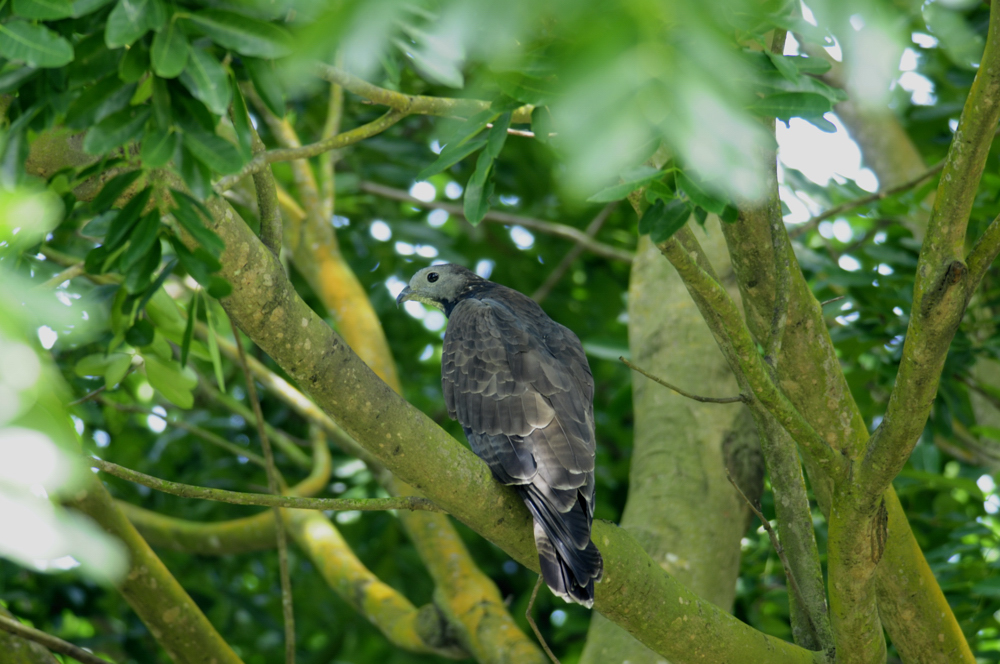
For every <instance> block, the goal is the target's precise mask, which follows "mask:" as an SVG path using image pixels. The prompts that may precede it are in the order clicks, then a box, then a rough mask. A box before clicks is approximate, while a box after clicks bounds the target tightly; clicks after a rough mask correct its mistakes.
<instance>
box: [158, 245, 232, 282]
mask: <svg viewBox="0 0 1000 664" xmlns="http://www.w3.org/2000/svg"><path fill="white" fill-rule="evenodd" d="M170 244H171V245H173V247H174V253H175V254H177V258H178V260H180V262H181V267H183V268H184V269H185V270H187V272H188V274H190V275H191V277H192V278H194V280H195V281H197V282H198V283H199V284H201V285H202V286H205V287H206V288H207V287H208V285H209V283H210V279H211V276H212V272H217V271H218V270H219V269H220V268H221V267H222V264H221V263H219V261H218V259H216V258H215V257H214V256H212V254H210V253H208V252H207V251H206V250H204V249H202V248H201V247H197V248H196V249H195V250H194V251H191V250H190V249H188V248H187V247H186V246H185V245H184V243H183V242H181V241H180V240H179V239H178V238H176V237H171V238H170Z"/></svg>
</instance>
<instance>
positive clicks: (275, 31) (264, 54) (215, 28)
mask: <svg viewBox="0 0 1000 664" xmlns="http://www.w3.org/2000/svg"><path fill="white" fill-rule="evenodd" d="M186 18H187V20H188V21H190V22H191V23H193V24H194V25H195V26H196V27H197V28H198V29H199V30H201V32H202V33H204V34H205V35H207V36H208V37H211V38H212V40H213V41H215V43H217V44H219V45H220V46H225V47H226V48H228V49H232V50H233V51H236V52H237V53H239V54H240V55H246V56H250V57H255V58H281V57H284V56H286V55H288V54H289V53H291V52H292V48H291V44H292V38H291V35H289V34H288V32H287V31H286V30H284V29H283V28H281V27H279V26H277V25H275V24H273V23H267V22H265V21H259V20H257V19H255V18H250V17H249V16H244V15H243V14H237V13H236V12H230V11H224V10H221V9H206V10H203V11H200V12H198V13H195V14H189V15H187V16H186Z"/></svg>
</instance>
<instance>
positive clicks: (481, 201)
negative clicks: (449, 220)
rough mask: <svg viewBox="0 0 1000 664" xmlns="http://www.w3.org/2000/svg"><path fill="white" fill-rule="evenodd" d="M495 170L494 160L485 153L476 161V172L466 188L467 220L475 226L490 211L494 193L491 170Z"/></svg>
mask: <svg viewBox="0 0 1000 664" xmlns="http://www.w3.org/2000/svg"><path fill="white" fill-rule="evenodd" d="M492 168H493V159H492V158H490V155H489V153H487V152H486V151H483V152H481V153H480V154H479V159H478V160H477V161H476V172H475V173H473V174H472V177H471V178H469V182H468V184H466V186H465V200H464V201H463V211H464V214H465V218H466V219H467V220H468V221H469V223H470V224H472V225H473V226H478V225H479V222H480V221H482V220H483V217H484V216H486V213H487V212H488V211H489V209H490V195H492V193H493V184H492V182H490V181H489V176H490V170H491V169H492Z"/></svg>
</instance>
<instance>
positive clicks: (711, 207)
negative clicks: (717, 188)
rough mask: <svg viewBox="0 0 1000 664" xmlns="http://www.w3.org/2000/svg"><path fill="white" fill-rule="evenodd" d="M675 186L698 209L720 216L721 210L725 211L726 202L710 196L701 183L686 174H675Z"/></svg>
mask: <svg viewBox="0 0 1000 664" xmlns="http://www.w3.org/2000/svg"><path fill="white" fill-rule="evenodd" d="M677 186H678V188H680V189H681V190H682V191H683V192H684V193H685V194H687V197H688V198H689V199H691V202H692V203H694V204H695V205H697V206H698V207H701V208H704V209H705V210H707V211H708V212H714V213H715V214H718V215H721V214H722V212H723V210H725V209H726V201H723V200H720V199H718V198H715V197H714V196H712V194H710V193H708V191H707V190H706V189H705V186H704V185H703V184H702V183H701V182H696V181H695V180H694V179H693V178H692V177H691V176H689V175H688V174H687V173H678V174H677ZM699 223H702V222H699Z"/></svg>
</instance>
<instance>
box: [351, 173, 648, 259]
mask: <svg viewBox="0 0 1000 664" xmlns="http://www.w3.org/2000/svg"><path fill="white" fill-rule="evenodd" d="M360 187H361V191H366V192H368V193H370V194H375V195H376V196H381V197H382V198H389V199H392V200H395V201H402V202H404V203H409V204H410V205H413V206H415V207H420V208H425V209H431V210H444V211H445V212H447V213H448V214H453V215H456V216H459V217H463V218H464V217H465V212H464V211H463V210H462V206H461V205H455V204H454V203H444V202H440V201H429V202H426V201H422V200H419V199H417V198H414V197H413V196H410V195H409V194H408V193H407V192H405V191H403V190H401V189H393V188H392V187H387V186H385V185H382V184H377V183H375V182H362V183H361V185H360ZM483 221H490V222H493V223H497V224H507V225H516V226H524V227H525V228H530V229H531V230H534V231H538V232H539V233H545V234H546V235H554V236H556V237H561V238H564V239H566V240H571V241H572V242H575V243H576V244H578V245H579V246H581V247H584V248H585V249H586V250H587V251H590V252H591V253H593V254H595V255H597V256H603V257H604V258H610V259H612V260H617V261H622V262H625V263H631V262H632V259H633V257H634V256H633V254H632V252H631V251H627V250H625V249H619V248H617V247H612V246H610V245H607V244H604V243H602V242H598V241H597V240H595V239H593V238H592V237H590V236H589V235H587V234H586V233H585V232H583V231H581V230H579V229H577V228H574V227H573V226H567V225H565V224H557V223H554V222H551V221H545V220H543V219H535V218H533V217H521V216H518V215H515V214H508V213H506V212H497V211H495V210H491V211H489V212H487V213H486V216H484V217H483Z"/></svg>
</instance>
